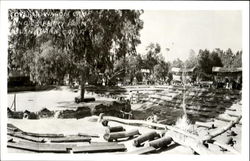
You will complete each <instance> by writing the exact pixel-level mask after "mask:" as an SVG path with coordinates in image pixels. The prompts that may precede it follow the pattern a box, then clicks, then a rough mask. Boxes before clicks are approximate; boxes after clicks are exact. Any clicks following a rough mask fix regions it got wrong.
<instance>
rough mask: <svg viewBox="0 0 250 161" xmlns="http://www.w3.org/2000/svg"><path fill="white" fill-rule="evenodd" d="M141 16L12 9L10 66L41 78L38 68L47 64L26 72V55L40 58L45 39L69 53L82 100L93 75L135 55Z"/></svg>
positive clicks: (129, 12) (115, 12)
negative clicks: (29, 53)
mask: <svg viewBox="0 0 250 161" xmlns="http://www.w3.org/2000/svg"><path fill="white" fill-rule="evenodd" d="M142 13H143V12H142V11H138V10H57V9H45V10H38V9H11V10H9V22H10V36H9V66H10V68H17V67H20V68H22V69H24V70H26V71H27V72H31V73H35V75H36V74H40V73H36V72H37V71H38V70H37V68H43V67H44V63H45V62H44V63H42V64H41V65H39V63H37V62H34V63H33V64H34V66H36V67H33V66H32V67H30V68H27V69H26V68H25V65H26V64H27V60H26V59H24V58H23V53H26V52H27V49H29V50H30V51H37V53H36V55H39V54H41V50H40V49H39V48H40V46H41V43H42V42H41V41H43V40H44V39H40V40H41V41H38V40H39V38H40V37H42V36H44V35H46V36H48V37H50V40H52V43H53V46H56V48H58V49H60V50H61V51H63V52H65V53H67V55H68V56H66V58H65V59H67V60H68V61H69V62H70V64H69V73H70V74H72V75H74V77H76V78H78V79H80V82H81V99H83V98H84V89H85V87H84V85H85V82H86V81H87V78H88V75H89V74H90V73H91V72H92V73H93V72H105V70H106V69H110V68H112V67H113V62H114V59H119V58H121V57H124V58H125V57H126V55H127V54H134V53H135V46H136V45H138V44H139V43H140V39H139V31H140V30H141V29H142V27H143V21H142V20H141V19H140V15H141V14H142ZM111 49H113V50H114V51H115V52H113V53H112V52H111ZM28 61H32V60H28ZM45 64H46V63H45ZM26 66H27V65H26ZM33 68H34V69H33ZM73 73H74V74H73Z"/></svg>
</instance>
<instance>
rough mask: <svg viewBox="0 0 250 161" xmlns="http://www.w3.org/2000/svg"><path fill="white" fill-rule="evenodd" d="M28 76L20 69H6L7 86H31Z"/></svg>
mask: <svg viewBox="0 0 250 161" xmlns="http://www.w3.org/2000/svg"><path fill="white" fill-rule="evenodd" d="M31 84H32V82H31V81H30V76H29V75H28V74H26V73H24V72H23V71H22V70H21V69H20V68H18V69H16V70H10V69H8V86H11V87H14V86H28V85H31Z"/></svg>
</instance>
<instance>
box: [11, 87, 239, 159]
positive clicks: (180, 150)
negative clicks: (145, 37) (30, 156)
mask: <svg viewBox="0 0 250 161" xmlns="http://www.w3.org/2000/svg"><path fill="white" fill-rule="evenodd" d="M62 91H63V92H62ZM79 94H80V93H79V91H77V92H74V91H73V90H70V89H69V88H67V87H61V88H60V89H53V90H48V91H39V92H21V93H17V94H16V99H17V111H24V110H29V111H33V112H36V111H39V110H41V109H42V108H44V107H46V108H48V109H49V110H60V109H62V108H67V106H69V105H72V102H73V101H74V98H75V97H77V96H79ZM86 96H87V97H91V96H92V97H93V96H94V97H95V98H97V99H99V100H102V99H103V100H107V99H109V98H101V97H98V96H97V95H95V94H92V93H87V94H86ZM13 98H14V94H13V93H12V94H8V106H9V107H10V106H11V104H12V102H13ZM137 108H139V106H138V105H132V109H137ZM230 109H234V113H235V114H237V115H241V110H242V105H241V103H236V104H233V105H232V107H230ZM97 118H98V117H97V116H92V117H85V118H83V119H51V118H50V119H39V120H27V119H8V123H12V124H13V125H15V126H17V127H18V128H20V129H21V130H23V131H26V132H33V133H58V134H65V135H70V134H78V133H88V134H98V135H99V136H100V137H99V138H93V140H92V141H97V142H105V140H104V139H103V135H104V133H105V127H103V126H102V125H101V123H99V122H97ZM213 123H214V125H215V126H216V127H224V126H225V125H227V124H228V122H225V121H220V120H216V119H215V120H214V122H213ZM116 125H122V126H123V127H124V128H125V129H126V130H130V129H138V130H139V132H140V133H146V132H148V131H152V129H150V128H148V127H141V126H140V127H138V126H128V125H123V124H120V123H115V122H111V123H110V126H116ZM213 130H216V129H212V130H207V129H206V128H201V127H200V128H195V131H197V132H198V133H199V134H200V135H206V134H207V133H208V132H211V131H213ZM231 130H232V131H234V132H235V133H236V134H237V135H236V136H233V140H234V141H235V144H234V146H233V148H234V149H235V150H237V151H239V152H240V151H241V130H242V125H239V124H237V125H236V127H233V128H232V129H231ZM158 132H162V131H158ZM228 137H230V136H229V134H228V132H226V133H224V134H222V135H220V136H218V137H216V138H215V140H217V141H219V142H222V143H223V142H225V140H226V139H227V138H228ZM132 142H133V140H127V141H123V142H122V143H124V144H125V146H126V147H127V149H128V152H129V151H132V150H134V149H135V147H134V146H133V145H132ZM209 146H210V148H212V149H213V150H214V151H219V152H221V148H220V147H219V146H215V145H209ZM9 151H10V152H20V151H18V150H15V149H11V150H9ZM160 153H161V154H193V151H192V150H191V149H190V148H188V147H185V146H175V147H173V148H169V149H166V150H163V151H160ZM225 153H228V152H225Z"/></svg>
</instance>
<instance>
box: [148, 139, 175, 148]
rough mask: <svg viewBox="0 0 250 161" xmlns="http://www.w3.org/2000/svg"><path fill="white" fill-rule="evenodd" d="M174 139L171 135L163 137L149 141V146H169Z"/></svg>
mask: <svg viewBox="0 0 250 161" xmlns="http://www.w3.org/2000/svg"><path fill="white" fill-rule="evenodd" d="M172 141H173V139H172V138H171V137H162V138H159V139H156V140H153V141H150V142H149V146H152V147H154V148H156V149H158V148H161V147H166V146H168V145H169V144H170V143H171V142H172Z"/></svg>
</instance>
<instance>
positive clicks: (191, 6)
mask: <svg viewBox="0 0 250 161" xmlns="http://www.w3.org/2000/svg"><path fill="white" fill-rule="evenodd" d="M10 8H20V9H21V8H23V9H26V8H36V9H45V8H61V9H79V8H80V9H144V10H239V11H242V22H243V24H242V27H243V30H242V31H243V32H242V37H243V41H242V42H243V47H242V49H243V59H242V60H243V96H242V102H243V104H242V106H243V107H242V110H243V112H242V113H243V120H242V124H243V127H242V152H241V155H211V156H210V155H209V156H195V155H190V156H189V155H178V154H177V155H161V154H157V155H140V156H139V155H136V156H135V155H112V154H92V155H90V154H19V153H18V154H15V153H8V152H7V136H6V132H7V108H6V107H7V48H8V46H7V45H8V9H10ZM0 12H1V13H0V15H1V19H0V20H1V22H0V25H1V30H0V31H1V32H0V34H1V37H0V39H1V42H0V53H1V59H0V60H1V63H0V74H1V76H0V82H1V83H0V92H1V97H0V98H1V99H0V103H1V105H0V107H1V159H2V160H126V161H127V160H135V159H138V160H144V159H145V160H150V161H151V160H183V159H185V160H202V161H211V160H227V161H236V160H248V157H249V155H248V154H249V91H248V90H249V2H225V1H224V2H215V1H210V2H201V1H198V2H197V1H193V2H186V1H182V2H181V1H178V2H176V1H168V2H166V1H146V2H143V1H136V2H135V1H121V2H117V1H105V2H104V1H93V2H91V1H2V2H1V10H0Z"/></svg>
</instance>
